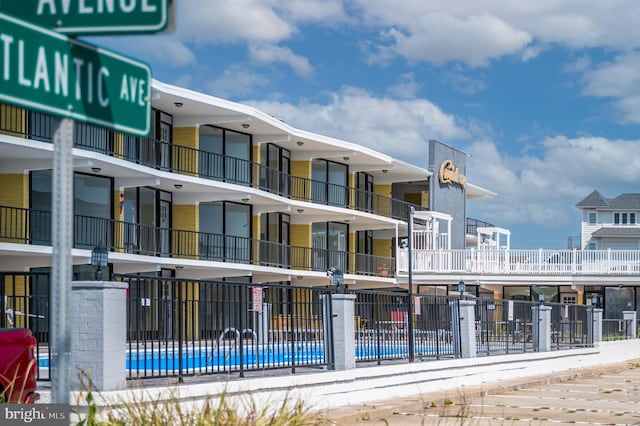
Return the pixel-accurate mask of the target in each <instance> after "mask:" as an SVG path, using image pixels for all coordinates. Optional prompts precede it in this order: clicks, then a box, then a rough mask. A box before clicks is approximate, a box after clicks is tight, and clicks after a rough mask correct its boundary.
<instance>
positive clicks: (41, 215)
mask: <svg viewBox="0 0 640 426" xmlns="http://www.w3.org/2000/svg"><path fill="white" fill-rule="evenodd" d="M73 240H74V241H73V246H74V247H75V248H81V249H93V248H94V247H95V246H97V245H103V246H106V247H107V248H108V249H109V250H110V251H113V252H120V253H132V254H139V255H143V256H160V257H171V258H178V259H195V260H204V261H216V262H227V263H238V264H253V265H260V266H268V267H275V268H282V269H294V270H301V271H318V272H324V271H327V270H328V269H329V268H331V267H337V268H339V269H341V270H343V271H344V272H345V273H350V274H357V275H367V276H382V277H393V276H394V272H395V269H394V266H395V261H394V259H393V258H391V257H384V256H373V255H368V254H361V253H353V252H346V251H335V250H324V249H316V248H309V247H299V246H287V245H283V244H278V243H274V242H270V241H262V240H256V239H253V238H244V237H235V236H231V235H220V234H211V233H205V232H197V231H189V230H180V229H172V228H160V227H155V226H148V225H140V224H135V223H128V222H123V221H119V220H113V219H104V218H98V217H90V216H81V215H75V216H74V234H73ZM0 242H4V243H15V244H33V245H45V246H48V245H51V213H50V212H47V211H38V210H33V209H24V208H15V207H5V206H0Z"/></svg>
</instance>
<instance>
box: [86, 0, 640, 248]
mask: <svg viewBox="0 0 640 426" xmlns="http://www.w3.org/2000/svg"><path fill="white" fill-rule="evenodd" d="M176 3H177V6H176V14H175V30H174V31H173V32H172V33H170V34H159V35H136V36H117V37H106V36H101V37H92V38H90V39H89V40H90V41H91V42H93V43H95V44H98V45H101V46H105V47H108V48H111V49H113V50H117V51H118V52H121V53H125V54H128V55H130V56H132V57H134V58H137V59H139V60H142V61H144V62H147V63H148V64H149V65H150V66H151V69H152V73H153V77H154V78H155V79H157V80H160V81H162V82H165V83H169V84H174V85H178V86H181V87H186V88H189V89H193V90H196V91H199V92H203V93H207V94H210V95H213V96H217V97H220V98H223V99H228V100H232V101H235V102H240V103H243V104H247V105H251V106H254V107H256V108H258V109H259V110H261V111H263V112H265V113H269V114H274V115H275V116H277V117H278V118H281V119H283V120H284V121H286V122H287V123H288V124H290V125H292V126H294V127H296V128H299V129H303V130H307V131H311V132H315V133H319V134H323V135H328V136H331V137H335V138H338V139H341V140H345V141H349V142H354V143H358V144H361V145H365V146H368V147H370V148H372V149H375V150H378V151H381V152H384V153H386V154H389V155H391V156H393V157H396V158H399V159H401V160H404V161H407V162H409V163H412V164H415V165H417V166H420V167H424V168H427V154H428V151H427V144H428V141H429V140H430V139H437V140H440V141H442V142H444V143H446V144H448V145H451V146H453V147H455V148H457V149H459V150H461V151H464V152H466V153H467V154H468V159H467V170H466V174H467V178H468V181H469V182H471V183H473V184H475V185H479V186H481V187H483V188H486V189H489V190H491V191H493V192H496V193H497V197H495V198H493V199H488V200H471V201H469V202H468V203H467V216H469V217H473V218H476V219H480V220H484V221H487V222H490V223H493V224H495V225H496V226H499V227H503V228H507V229H509V230H510V231H511V247H512V248H559V249H561V248H566V247H567V238H568V237H569V236H579V234H580V218H581V217H580V211H579V210H578V209H577V208H576V207H575V204H576V203H578V202H579V201H580V200H582V199H583V198H584V197H585V196H587V195H588V194H589V193H590V192H591V191H593V190H594V189H597V190H598V191H600V192H601V193H602V194H603V195H604V196H605V197H609V198H613V197H615V196H616V195H618V194H620V193H627V192H640V190H639V188H638V184H637V182H638V181H640V155H638V152H639V151H640V135H639V134H638V130H639V129H640V127H639V124H640V72H639V70H640V27H639V26H638V22H640V1H637V0H607V1H602V0H535V1H531V0H446V1H444V0H216V1H212V0H179V1H177V2H176Z"/></svg>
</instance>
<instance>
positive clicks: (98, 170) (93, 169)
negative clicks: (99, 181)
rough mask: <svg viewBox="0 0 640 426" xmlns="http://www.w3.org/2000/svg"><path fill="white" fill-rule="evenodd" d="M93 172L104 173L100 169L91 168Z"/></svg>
mask: <svg viewBox="0 0 640 426" xmlns="http://www.w3.org/2000/svg"><path fill="white" fill-rule="evenodd" d="M91 171H92V172H93V173H100V172H101V171H102V169H101V168H100V167H92V168H91Z"/></svg>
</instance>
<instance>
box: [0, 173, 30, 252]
mask: <svg viewBox="0 0 640 426" xmlns="http://www.w3.org/2000/svg"><path fill="white" fill-rule="evenodd" d="M28 204H29V176H28V175H26V174H5V175H0V206H4V207H15V208H16V209H7V210H6V211H4V212H2V215H3V216H4V219H3V220H2V221H0V235H3V236H4V237H5V238H2V239H0V241H2V242H13V243H23V242H24V241H25V240H26V237H27V235H26V228H25V227H26V223H27V211H26V210H19V209H24V208H27V207H29V205H28Z"/></svg>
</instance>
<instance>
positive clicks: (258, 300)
mask: <svg viewBox="0 0 640 426" xmlns="http://www.w3.org/2000/svg"><path fill="white" fill-rule="evenodd" d="M251 290H252V294H253V311H254V312H257V313H259V314H260V313H262V287H259V286H253V287H252V288H251Z"/></svg>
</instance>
